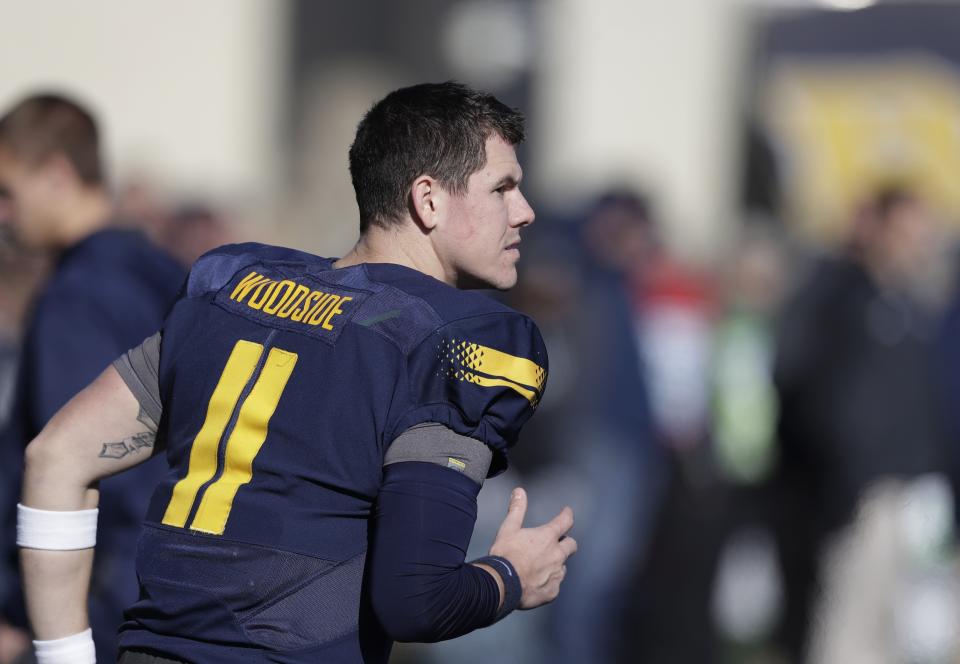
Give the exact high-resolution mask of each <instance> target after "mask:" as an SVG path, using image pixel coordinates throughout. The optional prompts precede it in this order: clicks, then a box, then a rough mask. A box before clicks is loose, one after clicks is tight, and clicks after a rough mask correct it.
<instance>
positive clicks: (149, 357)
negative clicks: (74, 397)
mask: <svg viewBox="0 0 960 664" xmlns="http://www.w3.org/2000/svg"><path fill="white" fill-rule="evenodd" d="M113 368H114V369H116V370H117V373H119V374H120V377H121V378H123V382H125V383H126V384H127V387H129V388H130V391H131V392H133V396H135V397H136V398H137V401H139V402H140V408H142V409H143V412H145V413H146V414H147V416H148V417H149V418H150V419H151V420H153V425H154V427H156V425H157V424H158V423H159V422H160V415H161V414H162V413H163V406H162V404H161V403H160V378H159V376H160V333H159V332H157V333H156V334H154V335H153V336H152V337H147V338H146V339H144V341H143V343H142V344H140V345H139V346H135V347H134V348H131V349H130V350H128V351H127V352H126V353H124V354H123V355H121V356H120V357H118V358H117V359H116V360H114V361H113Z"/></svg>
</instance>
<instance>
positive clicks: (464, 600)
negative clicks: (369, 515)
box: [369, 422, 508, 642]
mask: <svg viewBox="0 0 960 664" xmlns="http://www.w3.org/2000/svg"><path fill="white" fill-rule="evenodd" d="M492 456H493V455H492V452H491V451H490V448H489V447H487V445H485V444H484V443H482V442H480V441H478V440H476V439H474V438H470V437H468V436H463V435H461V434H458V433H456V432H455V431H453V430H451V429H449V428H448V427H445V426H443V425H440V424H437V423H433V422H428V423H424V424H420V425H417V426H414V427H412V428H410V429H408V430H407V431H405V432H404V433H403V434H401V435H400V436H398V437H397V439H396V440H394V441H393V443H392V444H391V446H390V447H389V448H388V450H387V453H386V456H385V458H384V474H383V478H384V479H383V484H382V485H381V488H380V495H379V497H378V499H377V506H376V510H375V512H374V518H373V524H372V534H371V544H370V554H369V555H370V556H371V565H370V568H369V570H370V571H369V581H370V596H371V600H372V604H373V608H374V611H375V612H376V614H377V618H378V619H379V620H380V623H381V624H382V625H383V627H384V629H385V630H386V631H387V633H388V634H389V635H390V637H391V638H393V639H394V640H396V641H424V642H430V641H442V640H445V639H452V638H454V637H456V636H460V635H462V634H466V633H467V632H470V631H472V630H474V629H476V628H478V627H484V626H486V625H489V624H491V623H492V622H494V620H495V619H496V618H497V617H498V615H497V608H498V606H499V605H500V590H499V588H498V586H497V582H496V581H495V580H494V578H493V577H492V576H490V573H489V572H487V571H485V570H483V569H480V568H479V567H476V566H474V565H471V564H469V563H465V562H464V559H465V557H466V553H467V546H468V545H469V543H470V536H471V534H472V533H473V525H474V523H475V522H476V519H477V494H478V493H479V492H480V486H481V485H482V483H483V479H484V478H485V477H486V475H487V471H488V470H489V467H490V462H491V459H492ZM506 610H508V609H506V607H505V611H506ZM502 613H503V612H502ZM500 617H502V616H500Z"/></svg>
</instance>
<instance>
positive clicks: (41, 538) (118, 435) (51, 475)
mask: <svg viewBox="0 0 960 664" xmlns="http://www.w3.org/2000/svg"><path fill="white" fill-rule="evenodd" d="M139 412H140V409H139V403H138V402H137V400H136V398H135V397H134V396H133V394H132V393H131V392H130V390H129V389H128V388H127V387H126V385H125V384H124V383H123V381H122V379H121V378H120V376H119V374H118V373H117V372H116V370H114V369H113V368H109V369H107V370H106V371H104V372H103V373H102V374H101V375H100V377H98V378H97V380H96V381H94V382H93V383H92V384H91V385H90V386H89V387H87V388H86V389H84V390H83V391H82V392H80V393H79V394H78V395H77V396H75V397H74V398H73V399H71V400H70V402H69V403H67V405H65V406H64V407H63V408H62V409H61V410H60V411H59V412H58V413H57V414H56V415H55V416H54V417H53V419H52V420H51V421H50V422H49V423H48V424H47V426H46V427H44V429H43V431H42V432H41V433H40V435H39V436H37V438H36V439H35V440H33V441H32V442H31V443H30V445H28V446H27V450H26V453H25V467H24V475H23V495H22V498H21V507H19V508H18V519H17V543H18V544H19V545H20V547H21V564H22V567H23V588H24V599H25V601H26V605H27V615H28V618H29V619H30V622H31V625H32V627H33V630H34V633H35V635H36V637H37V638H38V639H39V640H41V641H48V640H51V639H60V638H62V637H66V636H71V635H74V634H76V633H77V632H82V631H84V630H85V629H86V626H87V612H86V605H87V594H88V588H89V585H90V574H91V569H92V566H93V546H94V543H95V540H96V512H95V508H96V506H97V502H98V499H99V492H98V490H97V488H96V487H97V482H98V481H99V480H100V479H102V478H104V477H107V476H109V475H112V474H114V473H117V472H120V471H122V470H125V469H126V468H129V467H131V466H133V465H135V464H137V463H140V462H142V461H144V460H146V459H147V458H149V457H150V452H151V451H152V449H153V440H154V437H155V427H151V423H150V422H145V421H144V418H142V417H141V416H140V415H139ZM88 645H89V644H88ZM84 647H85V646H81V649H82V648H84ZM90 647H91V648H92V645H90ZM41 661H42V660H41ZM47 661H57V662H81V661H84V662H85V661H88V660H87V659H84V658H83V657H80V656H79V655H77V654H76V652H75V651H74V650H72V649H71V648H67V649H66V652H60V654H59V655H58V658H57V659H52V660H47ZM89 661H92V660H89Z"/></svg>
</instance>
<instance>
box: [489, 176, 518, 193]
mask: <svg viewBox="0 0 960 664" xmlns="http://www.w3.org/2000/svg"><path fill="white" fill-rule="evenodd" d="M522 179H523V173H521V174H520V176H519V177H514V176H513V175H512V174H508V175H504V176H503V177H502V178H500V179H499V180H497V182H496V184H494V185H493V188H494V189H495V190H496V189H499V188H500V187H503V186H505V185H509V186H510V187H516V186H517V185H519V184H520V181H521V180H522Z"/></svg>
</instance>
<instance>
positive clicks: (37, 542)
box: [17, 503, 98, 551]
mask: <svg viewBox="0 0 960 664" xmlns="http://www.w3.org/2000/svg"><path fill="white" fill-rule="evenodd" d="M97 512H98V510H96V509H92V510H76V511H72V512H51V511H49V510H38V509H34V508H32V507H27V506H26V505H21V504H19V503H18V504H17V546H22V547H25V548H28V549H49V550H52V551H74V550H76V549H89V548H91V547H93V546H94V545H95V544H96V543H97Z"/></svg>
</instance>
